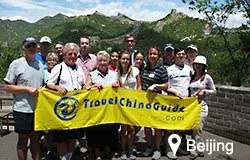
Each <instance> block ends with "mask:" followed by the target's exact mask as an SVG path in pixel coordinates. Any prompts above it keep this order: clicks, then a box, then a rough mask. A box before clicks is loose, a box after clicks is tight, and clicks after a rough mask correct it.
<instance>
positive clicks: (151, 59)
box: [142, 47, 168, 159]
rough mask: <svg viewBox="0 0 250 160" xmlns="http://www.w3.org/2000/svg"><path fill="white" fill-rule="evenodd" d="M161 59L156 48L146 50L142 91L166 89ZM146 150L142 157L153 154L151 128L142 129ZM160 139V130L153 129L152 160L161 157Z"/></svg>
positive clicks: (164, 71) (166, 77)
mask: <svg viewBox="0 0 250 160" xmlns="http://www.w3.org/2000/svg"><path fill="white" fill-rule="evenodd" d="M160 58H161V55H160V50H159V49H158V48H157V47H151V48H150V49H149V50H148V55H147V58H146V67H145V68H144V70H143V72H142V90H145V91H148V92H149V94H151V92H156V93H160V94H161V90H164V89H167V88H168V83H167V82H168V73H167V70H166V68H165V67H164V66H163V65H161V64H159V60H160ZM144 131H145V135H146V139H147V145H148V148H147V149H146V151H145V152H143V155H144V156H149V155H151V154H152V152H153V148H152V140H151V139H152V130H151V128H144ZM161 138H162V130H161V129H155V139H156V142H155V151H154V152H153V153H154V154H153V156H152V159H159V158H160V157H161V152H160V143H161Z"/></svg>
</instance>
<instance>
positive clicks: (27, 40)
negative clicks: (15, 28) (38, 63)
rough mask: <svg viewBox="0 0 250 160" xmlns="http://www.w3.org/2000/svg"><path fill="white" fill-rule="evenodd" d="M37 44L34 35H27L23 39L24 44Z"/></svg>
mask: <svg viewBox="0 0 250 160" xmlns="http://www.w3.org/2000/svg"><path fill="white" fill-rule="evenodd" d="M32 43H33V44H37V41H36V39H35V38H34V37H27V38H25V39H24V40H23V45H24V46H27V45H28V44H32Z"/></svg>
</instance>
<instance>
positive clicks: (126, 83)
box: [121, 67, 140, 89]
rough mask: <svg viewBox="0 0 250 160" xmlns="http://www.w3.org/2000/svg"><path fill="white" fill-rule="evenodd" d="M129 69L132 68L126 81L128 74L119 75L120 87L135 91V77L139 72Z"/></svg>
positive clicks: (133, 68) (135, 69) (136, 69)
mask: <svg viewBox="0 0 250 160" xmlns="http://www.w3.org/2000/svg"><path fill="white" fill-rule="evenodd" d="M131 68H132V74H131V77H128V79H127V76H128V73H126V74H122V75H121V82H122V87H123V88H127V89H137V80H136V77H137V76H138V75H139V73H140V71H139V69H138V68H136V67H131ZM126 79H127V80H126Z"/></svg>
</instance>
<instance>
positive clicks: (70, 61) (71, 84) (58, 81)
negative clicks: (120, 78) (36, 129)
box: [47, 43, 85, 160]
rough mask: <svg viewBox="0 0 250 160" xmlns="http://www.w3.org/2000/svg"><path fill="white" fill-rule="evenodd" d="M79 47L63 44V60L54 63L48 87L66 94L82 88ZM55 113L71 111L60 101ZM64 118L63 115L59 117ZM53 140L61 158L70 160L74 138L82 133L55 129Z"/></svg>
mask: <svg viewBox="0 0 250 160" xmlns="http://www.w3.org/2000/svg"><path fill="white" fill-rule="evenodd" d="M78 52H79V47H78V45H77V44H75V43H67V44H65V46H64V50H63V54H64V55H65V58H64V62H62V63H60V64H58V65H56V66H55V67H54V68H53V69H52V71H51V75H50V77H49V80H48V83H47V86H48V88H49V89H52V90H55V91H57V92H59V93H60V94H61V95H66V94H67V92H68V91H73V90H80V89H82V87H83V85H84V82H85V76H84V72H83V70H82V68H81V67H79V66H78V65H76V60H77V54H78ZM58 106H59V108H58V110H57V112H56V113H57V114H59V115H66V114H68V113H69V112H71V108H68V106H67V105H65V103H64V102H63V101H62V102H60V104H59V105H58ZM61 118H62V119H63V118H64V117H63V116H62V117H61ZM54 133H55V137H54V140H55V142H56V146H57V150H58V152H59V156H60V159H61V160H70V159H71V157H72V153H73V151H74V149H75V139H77V138H80V137H81V136H82V135H83V133H81V130H65V131H55V132H54Z"/></svg>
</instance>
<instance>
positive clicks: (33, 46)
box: [25, 43, 37, 48]
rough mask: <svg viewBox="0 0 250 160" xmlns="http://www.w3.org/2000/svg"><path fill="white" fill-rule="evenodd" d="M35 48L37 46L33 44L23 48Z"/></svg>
mask: <svg viewBox="0 0 250 160" xmlns="http://www.w3.org/2000/svg"><path fill="white" fill-rule="evenodd" d="M36 47H37V44H35V43H30V44H28V45H27V46H25V48H36Z"/></svg>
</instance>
